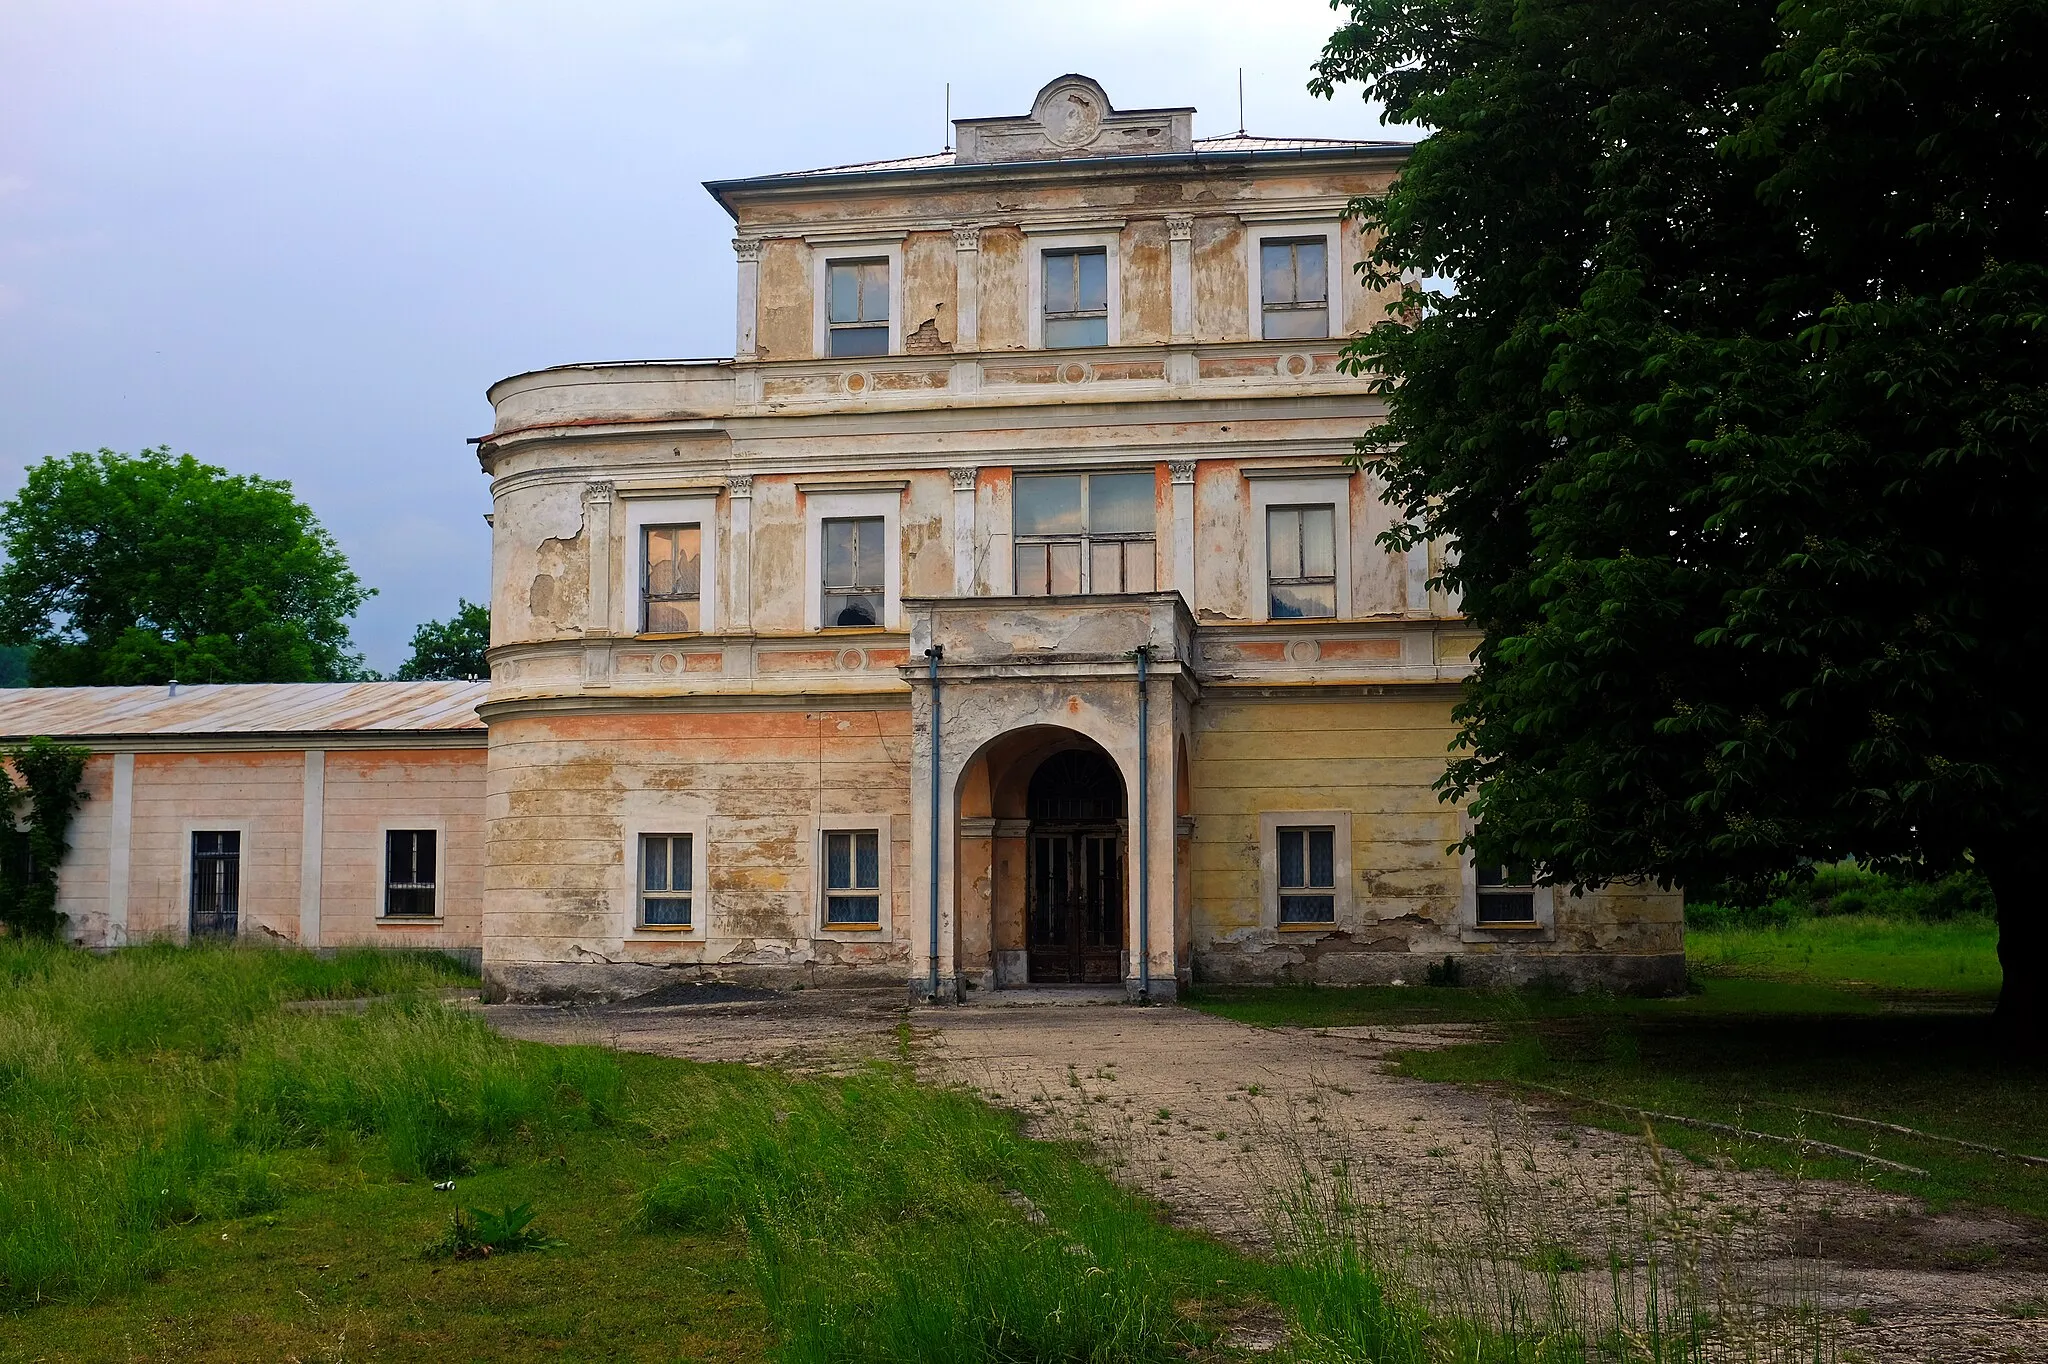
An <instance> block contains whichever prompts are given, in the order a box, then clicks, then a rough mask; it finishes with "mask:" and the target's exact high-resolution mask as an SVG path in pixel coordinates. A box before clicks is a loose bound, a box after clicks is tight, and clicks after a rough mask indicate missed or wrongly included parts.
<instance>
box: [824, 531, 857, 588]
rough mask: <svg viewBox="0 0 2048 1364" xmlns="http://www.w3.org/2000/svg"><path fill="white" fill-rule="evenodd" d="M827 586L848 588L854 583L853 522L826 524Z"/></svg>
mask: <svg viewBox="0 0 2048 1364" xmlns="http://www.w3.org/2000/svg"><path fill="white" fill-rule="evenodd" d="M824 536H825V586H827V587H846V586H849V585H851V584H852V582H853V522H851V521H827V522H826V523H825V530H824Z"/></svg>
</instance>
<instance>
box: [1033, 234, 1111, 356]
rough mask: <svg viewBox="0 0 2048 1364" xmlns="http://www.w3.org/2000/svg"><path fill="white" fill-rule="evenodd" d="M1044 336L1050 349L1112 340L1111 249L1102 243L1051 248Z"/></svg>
mask: <svg viewBox="0 0 2048 1364" xmlns="http://www.w3.org/2000/svg"><path fill="white" fill-rule="evenodd" d="M1041 262H1042V267H1043V269H1044V272H1045V295H1044V298H1045V318H1044V340H1045V346H1046V349H1048V350H1071V349H1075V348H1077V347H1082V346H1106V345H1108V344H1109V253H1108V252H1107V251H1106V250H1105V249H1104V248H1102V247H1099V246H1098V247H1094V248H1092V249H1089V250H1081V251H1048V252H1046V253H1045V254H1044V256H1043V257H1042V258H1041Z"/></svg>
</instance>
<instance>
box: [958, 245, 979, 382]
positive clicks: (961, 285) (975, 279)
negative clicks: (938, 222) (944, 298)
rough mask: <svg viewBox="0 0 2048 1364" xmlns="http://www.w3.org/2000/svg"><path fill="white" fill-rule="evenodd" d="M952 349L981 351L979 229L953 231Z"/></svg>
mask: <svg viewBox="0 0 2048 1364" xmlns="http://www.w3.org/2000/svg"><path fill="white" fill-rule="evenodd" d="M953 299H954V301H953V310H954V311H953V349H955V350H958V351H974V350H980V349H981V229H980V228H978V227H956V228H954V229H953Z"/></svg>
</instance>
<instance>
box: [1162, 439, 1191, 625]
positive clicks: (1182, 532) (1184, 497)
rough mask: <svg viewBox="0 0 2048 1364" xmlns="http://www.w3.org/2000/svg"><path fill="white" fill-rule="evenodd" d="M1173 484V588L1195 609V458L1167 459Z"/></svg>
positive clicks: (1167, 468) (1169, 475) (1167, 472)
mask: <svg viewBox="0 0 2048 1364" xmlns="http://www.w3.org/2000/svg"><path fill="white" fill-rule="evenodd" d="M1166 474H1167V477H1168V478H1169V479H1170V480H1171V481H1172V486H1173V590H1174V591H1176V592H1178V593H1180V599H1181V600H1182V601H1184V602H1186V603H1187V604H1188V611H1189V612H1190V613H1191V614H1192V613H1193V611H1194V609H1195V461H1193V460H1191V459H1185V460H1182V459H1177V460H1171V461H1169V462H1168V463H1167V466H1166Z"/></svg>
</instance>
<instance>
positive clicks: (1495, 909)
mask: <svg viewBox="0 0 2048 1364" xmlns="http://www.w3.org/2000/svg"><path fill="white" fill-rule="evenodd" d="M1535 919H1536V896H1535V895H1534V894H1533V893H1532V892H1530V891H1526V890H1520V891H1497V890H1496V891H1488V892H1487V893H1486V894H1484V895H1481V896H1480V897H1479V922H1481V923H1483V924H1502V923H1509V924H1513V923H1522V924H1526V923H1533V922H1535Z"/></svg>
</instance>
